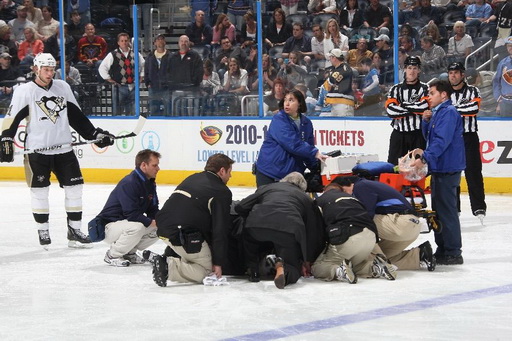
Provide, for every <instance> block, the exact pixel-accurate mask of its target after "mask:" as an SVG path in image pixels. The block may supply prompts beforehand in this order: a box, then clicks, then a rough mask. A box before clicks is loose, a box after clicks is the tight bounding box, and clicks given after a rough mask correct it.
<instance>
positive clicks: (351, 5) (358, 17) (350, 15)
mask: <svg viewBox="0 0 512 341" xmlns="http://www.w3.org/2000/svg"><path fill="white" fill-rule="evenodd" d="M362 25H363V11H361V10H360V9H359V3H358V1H357V0H348V1H347V5H346V6H345V7H344V8H343V9H342V10H341V12H340V26H341V27H342V28H343V29H344V30H346V31H351V30H357V29H358V28H359V27H361V26H362Z"/></svg>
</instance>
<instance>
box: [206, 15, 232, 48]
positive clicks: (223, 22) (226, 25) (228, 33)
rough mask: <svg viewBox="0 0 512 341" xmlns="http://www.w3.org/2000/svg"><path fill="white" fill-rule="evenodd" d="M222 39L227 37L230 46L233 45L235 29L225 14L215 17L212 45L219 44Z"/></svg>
mask: <svg viewBox="0 0 512 341" xmlns="http://www.w3.org/2000/svg"><path fill="white" fill-rule="evenodd" d="M222 37H228V38H229V41H230V42H231V44H234V43H235V39H236V29H235V26H234V25H233V24H232V23H231V21H229V18H228V16H227V15H226V14H224V13H221V14H219V16H218V17H217V22H216V23H215V26H214V27H213V38H212V45H214V44H219V43H220V40H221V38H222Z"/></svg>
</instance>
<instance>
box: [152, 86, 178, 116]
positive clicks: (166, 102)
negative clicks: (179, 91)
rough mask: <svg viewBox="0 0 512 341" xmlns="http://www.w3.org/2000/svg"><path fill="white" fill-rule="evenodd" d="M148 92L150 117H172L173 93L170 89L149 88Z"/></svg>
mask: <svg viewBox="0 0 512 341" xmlns="http://www.w3.org/2000/svg"><path fill="white" fill-rule="evenodd" d="M148 91H149V113H150V115H163V116H169V115H171V113H172V110H171V92H170V91H169V90H168V89H158V90H155V89H153V88H149V89H148Z"/></svg>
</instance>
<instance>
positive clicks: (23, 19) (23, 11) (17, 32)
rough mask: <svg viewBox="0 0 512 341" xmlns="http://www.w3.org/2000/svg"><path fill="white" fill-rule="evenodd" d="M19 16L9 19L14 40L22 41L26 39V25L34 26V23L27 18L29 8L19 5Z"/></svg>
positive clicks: (17, 11) (17, 12)
mask: <svg viewBox="0 0 512 341" xmlns="http://www.w3.org/2000/svg"><path fill="white" fill-rule="evenodd" d="M16 15H17V17H16V18H15V19H12V20H11V21H9V23H8V25H9V26H10V27H11V30H12V36H13V39H14V41H16V42H18V43H21V42H22V41H23V40H25V27H29V26H30V27H34V23H33V22H32V21H30V20H28V19H27V8H26V7H25V6H18V8H17V10H16Z"/></svg>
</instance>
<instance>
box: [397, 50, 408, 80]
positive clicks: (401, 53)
mask: <svg viewBox="0 0 512 341" xmlns="http://www.w3.org/2000/svg"><path fill="white" fill-rule="evenodd" d="M407 57H409V55H408V54H407V51H406V50H405V49H404V48H403V47H402V46H400V47H399V48H398V82H399V83H402V82H403V81H404V75H405V73H404V72H405V59H406V58H407Z"/></svg>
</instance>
